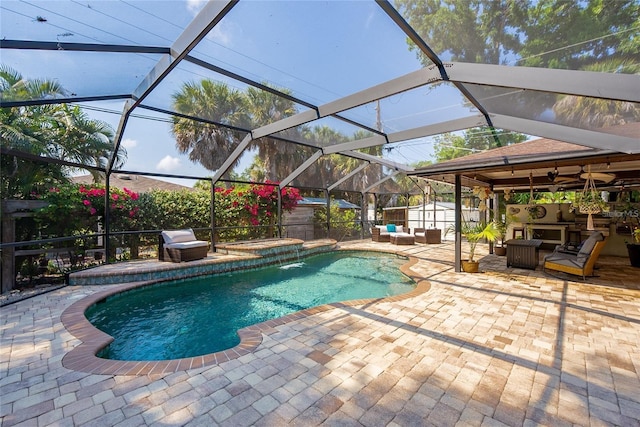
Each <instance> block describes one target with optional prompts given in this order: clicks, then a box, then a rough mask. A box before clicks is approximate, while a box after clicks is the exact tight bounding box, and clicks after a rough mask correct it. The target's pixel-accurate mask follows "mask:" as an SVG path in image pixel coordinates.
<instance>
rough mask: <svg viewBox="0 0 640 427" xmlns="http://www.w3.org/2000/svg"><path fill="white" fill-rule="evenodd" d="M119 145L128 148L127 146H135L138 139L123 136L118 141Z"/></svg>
mask: <svg viewBox="0 0 640 427" xmlns="http://www.w3.org/2000/svg"><path fill="white" fill-rule="evenodd" d="M120 145H121V146H122V147H124V148H126V149H127V150H128V149H129V148H133V147H135V146H137V145H138V141H136V140H135V139H130V138H125V139H123V140H122V141H121V142H120Z"/></svg>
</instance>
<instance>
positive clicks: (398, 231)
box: [396, 225, 404, 233]
mask: <svg viewBox="0 0 640 427" xmlns="http://www.w3.org/2000/svg"><path fill="white" fill-rule="evenodd" d="M403 232H404V230H403V229H402V226H401V225H396V233H403Z"/></svg>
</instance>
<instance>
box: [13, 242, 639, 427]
mask: <svg viewBox="0 0 640 427" xmlns="http://www.w3.org/2000/svg"><path fill="white" fill-rule="evenodd" d="M342 246H343V247H360V248H364V249H366V248H376V249H381V248H388V249H389V250H393V251H396V250H398V247H396V246H392V245H390V244H388V243H376V242H371V241H361V242H354V243H349V244H343V245H342ZM401 250H402V251H403V252H405V253H407V254H410V255H412V256H415V257H417V258H418V262H417V263H416V264H414V265H412V266H411V270H412V272H413V273H414V275H415V276H416V277H422V278H424V279H426V280H427V281H428V283H429V284H430V288H429V290H428V291H427V292H425V293H423V294H421V295H418V296H414V297H411V298H406V299H400V300H392V301H383V302H376V303H363V304H359V305H355V306H348V305H344V306H337V307H332V308H329V309H327V310H318V311H317V312H314V313H313V314H311V315H310V316H306V317H302V318H299V319H297V320H293V321H289V322H286V323H282V324H280V325H277V326H274V327H272V328H267V329H264V330H263V332H262V335H263V336H262V342H261V343H260V344H259V345H258V346H257V347H256V348H255V350H253V351H252V352H249V353H248V354H245V355H243V356H241V357H239V358H236V359H233V360H229V361H226V362H223V363H220V364H216V365H212V366H205V367H200V368H198V369H191V370H184V371H177V372H172V373H166V374H153V375H140V376H138V375H126V376H124V375H111V374H110V375H97V374H91V373H85V372H79V371H73V370H70V369H67V368H65V367H64V366H63V363H62V359H63V357H64V356H65V354H67V353H68V352H69V351H70V350H71V349H73V348H74V347H76V346H78V345H79V343H80V341H79V340H78V339H76V338H75V337H74V336H73V335H72V334H71V333H70V332H68V331H67V330H66V329H65V327H64V326H63V324H62V322H61V314H62V313H63V311H64V310H65V309H66V308H68V307H69V306H71V305H72V304H73V303H74V302H76V301H78V300H80V299H81V298H83V297H85V296H89V295H91V294H93V293H95V292H99V291H101V290H103V289H104V286H102V287H100V286H85V287H65V288H62V289H58V290H56V291H53V292H51V293H48V294H44V295H40V296H37V297H34V298H31V299H28V300H25V301H21V302H18V303H15V304H12V305H9V306H5V307H3V308H2V309H0V310H1V314H0V319H1V323H0V325H1V326H0V327H1V328H2V331H1V339H2V341H1V345H0V399H1V407H0V416H1V417H2V425H3V426H13V425H24V426H27V425H29V426H46V425H78V426H80V425H82V426H90V425H94V426H116V425H117V426H138V425H157V426H173V425H189V426H196V425H202V426H211V425H222V426H248V425H258V426H260V425H263V426H281V425H300V426H313V425H320V424H322V425H329V426H330V425H341V426H354V425H364V426H386V425H390V426H425V425H437V426H449V425H477V426H480V425H483V426H500V425H509V426H520V425H550V426H564V425H566V426H569V425H584V426H601V425H622V426H640V278H639V277H640V274H639V273H640V270H638V269H634V268H632V267H630V266H628V261H627V260H626V259H622V258H619V259H618V258H609V257H601V259H602V262H601V263H600V270H599V275H600V277H598V278H590V279H587V281H586V282H583V281H582V280H581V279H579V278H577V277H571V276H562V278H556V277H551V276H547V275H545V274H544V273H543V272H542V271H541V269H540V268H538V269H536V270H535V271H531V270H523V269H517V268H506V261H505V258H504V257H497V256H495V255H487V256H486V257H484V258H483V260H482V263H481V270H482V271H483V272H482V273H479V274H466V273H455V272H454V271H453V253H454V248H453V245H451V244H449V243H444V244H436V245H423V244H418V245H412V246H403V247H401ZM483 251H484V253H483ZM478 252H480V255H482V254H486V248H478Z"/></svg>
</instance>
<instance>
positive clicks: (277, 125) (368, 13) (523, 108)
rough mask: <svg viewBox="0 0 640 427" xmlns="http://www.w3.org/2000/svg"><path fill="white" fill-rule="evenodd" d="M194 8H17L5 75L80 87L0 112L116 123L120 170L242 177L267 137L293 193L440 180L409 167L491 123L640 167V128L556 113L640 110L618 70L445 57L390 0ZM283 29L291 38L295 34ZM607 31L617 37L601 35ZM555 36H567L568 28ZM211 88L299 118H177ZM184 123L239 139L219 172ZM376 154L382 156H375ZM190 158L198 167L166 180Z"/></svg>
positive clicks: (631, 83)
mask: <svg viewBox="0 0 640 427" xmlns="http://www.w3.org/2000/svg"><path fill="white" fill-rule="evenodd" d="M189 5H190V4H187V3H184V2H162V3H158V4H157V7H153V8H149V7H145V8H144V9H143V8H140V7H138V6H137V5H136V4H135V2H133V3H126V2H125V3H122V4H119V3H116V2H89V3H87V5H86V6H84V5H80V4H79V3H76V2H71V1H61V2H55V3H52V2H48V1H34V2H29V3H24V2H17V1H12V0H8V1H5V2H3V6H2V8H3V13H2V17H1V19H2V37H1V41H0V48H1V49H2V55H3V65H6V66H10V67H12V68H13V69H16V70H18V71H20V72H21V73H23V74H24V75H25V76H27V77H28V78H30V79H53V80H55V81H58V82H60V83H61V84H62V85H63V86H64V87H65V88H66V89H67V93H66V94H65V95H64V96H59V97H44V98H38V97H34V98H28V99H6V98H5V97H3V98H2V100H1V103H0V105H1V106H2V107H20V106H33V105H45V104H54V103H72V104H76V105H80V106H82V107H83V108H86V109H87V110H86V111H90V112H92V114H93V113H95V114H97V115H98V116H99V117H100V118H101V119H105V120H107V121H109V122H110V123H112V124H113V127H114V129H116V136H115V146H114V150H113V153H111V160H110V162H109V163H108V164H107V165H106V167H101V166H97V168H98V169H99V170H102V171H103V172H106V173H107V174H111V173H124V172H126V171H134V172H137V173H146V174H149V175H154V174H156V175H158V176H163V177H169V178H171V177H174V178H190V179H198V178H206V177H210V176H211V172H213V176H214V180H219V179H229V177H230V176H231V173H232V172H236V173H237V172H239V171H241V170H239V169H237V168H240V167H242V166H243V165H244V166H246V164H247V162H248V161H249V160H248V158H250V157H252V156H254V157H255V155H257V154H258V151H259V150H260V147H262V146H264V145H265V144H266V143H267V142H266V141H267V139H268V143H269V144H273V147H274V149H275V150H276V151H279V152H287V150H289V151H288V152H291V153H294V152H295V156H293V155H287V156H283V158H282V159H279V160H277V162H278V163H279V166H280V167H278V168H277V169H278V170H280V172H279V173H278V176H269V177H267V178H268V179H271V180H277V181H279V182H281V185H282V186H284V185H287V184H290V185H294V186H296V185H298V186H300V185H302V184H304V183H308V182H315V183H316V184H317V186H318V187H319V188H324V189H332V190H333V189H335V190H348V191H359V192H376V191H379V189H380V188H381V187H380V185H382V184H383V183H384V182H386V180H388V179H389V178H391V177H393V176H396V175H405V174H406V175H416V176H426V172H425V171H420V173H415V171H414V167H413V166H411V164H412V163H413V162H416V161H421V160H428V157H429V154H428V153H429V152H431V150H432V148H433V147H432V145H433V140H431V137H432V136H435V135H440V134H442V133H447V132H456V131H461V130H465V129H470V128H476V127H478V126H486V127H488V128H489V129H490V131H491V132H493V138H494V139H495V140H496V141H497V142H500V138H501V137H500V136H499V135H498V133H496V132H495V131H496V130H507V131H513V132H520V133H524V134H527V135H530V136H534V137H539V138H542V139H538V140H536V141H535V142H532V143H530V144H529V145H540V146H542V144H544V141H545V140H547V139H550V140H555V141H564V142H569V143H572V144H578V145H580V146H582V147H589V148H592V149H596V151H597V150H600V151H601V152H602V153H603V154H604V153H607V155H606V156H605V158H606V157H607V156H608V157H610V158H611V159H613V158H614V157H615V158H618V157H620V154H624V155H630V156H631V157H629V158H630V159H632V160H633V159H636V157H635V156H636V155H637V154H638V153H640V142H639V137H640V134H639V133H638V131H637V129H638V128H637V126H635V128H634V129H635V131H634V132H632V133H631V134H626V133H618V132H617V131H615V130H614V131H612V129H613V128H609V129H604V128H593V126H591V125H590V124H589V123H587V122H585V121H580V120H577V121H576V120H567V119H565V118H562V117H560V116H559V115H557V114H555V113H553V111H552V106H553V105H554V103H555V102H557V101H558V100H561V99H562V98H565V97H567V96H572V97H575V99H576V100H577V101H578V102H577V104H576V108H578V109H580V108H586V107H583V105H585V104H588V103H589V102H592V101H593V102H596V101H606V102H610V103H612V104H613V105H614V106H615V107H622V106H625V105H631V106H632V108H635V109H638V108H639V107H638V103H640V76H638V75H633V74H620V73H617V69H613V70H609V71H607V72H592V71H580V70H577V69H571V66H570V61H569V62H566V63H565V64H564V65H563V67H566V68H569V69H550V68H541V67H524V66H521V65H519V64H521V63H522V61H521V60H522V59H524V58H522V56H521V55H520V52H513V54H512V56H510V57H509V58H507V57H502V58H500V59H499V61H498V62H494V60H491V59H487V58H479V59H477V62H478V63H468V62H461V61H454V60H450V59H451V57H452V54H451V52H450V50H447V49H440V50H439V51H436V50H434V49H433V48H432V45H433V44H434V43H435V42H434V40H432V39H433V37H434V36H433V34H430V33H427V32H425V31H422V30H421V29H420V28H419V27H417V26H415V25H413V24H412V22H413V21H412V16H411V11H410V10H409V9H408V7H407V5H405V4H401V3H398V4H392V3H390V2H388V1H384V0H378V1H375V2H328V3H320V2H274V3H271V2H265V3H256V2H244V1H240V2H236V1H220V2H208V3H206V4H204V6H202V7H201V8H200V9H199V11H198V12H197V14H195V16H194V15H189V13H185V12H186V11H187V10H188V6H189ZM145 6H148V4H145ZM575 7H578V5H576V6H575ZM246 22H251V23H252V25H245V23H246ZM283 28H288V29H289V33H290V34H291V36H286V35H283V34H281V33H280V29H283ZM524 30H525V28H524V27H522V28H513V27H510V28H505V29H504V31H505V32H508V31H511V32H514V31H515V32H522V31H524ZM631 30H632V29H631ZM631 30H625V31H627V32H628V34H629V38H631V37H633V35H634V34H637V28H636V30H635V32H634V31H631ZM449 31H452V32H456V31H459V29H453V28H452V29H449ZM625 34H626V33H625ZM608 36H616V39H617V38H619V35H618V34H605V35H603V37H608ZM556 39H557V40H563V41H564V40H565V38H564V37H563V35H562V34H558V37H556ZM407 40H410V42H411V43H410V44H407ZM584 43H586V41H585V42H584ZM614 45H615V43H614ZM451 47H452V48H453V47H455V48H456V49H461V50H464V49H465V48H470V46H451ZM615 47H616V46H614V48H613V50H612V51H615V50H616V49H615ZM564 51H566V55H567V57H570V56H571V55H572V50H571V49H570V48H569V47H568V46H561V45H559V46H550V47H549V52H564ZM293 52H297V54H296V55H292V53H293ZM544 54H547V53H544ZM606 59H608V58H607V56H606V54H605V55H604V56H603V58H602V60H606ZM505 63H509V64H510V65H503V64H505ZM203 79H208V80H211V81H214V82H218V83H224V84H227V85H229V87H231V88H233V89H237V90H239V91H246V90H247V89H248V88H251V89H253V90H255V91H256V93H258V94H261V95H263V96H271V97H273V99H274V102H276V103H277V102H287V103H290V104H291V105H292V106H293V109H292V113H291V114H288V115H287V116H286V117H278V116H277V115H274V116H273V117H270V118H269V119H268V120H266V121H263V122H262V123H259V124H253V125H252V124H246V123H245V124H238V123H234V122H232V121H230V120H229V118H228V117H211V116H210V115H208V113H207V111H200V112H197V111H191V112H184V111H179V109H178V108H177V107H176V105H175V103H174V102H172V100H173V97H174V96H175V94H176V93H178V92H179V91H180V90H181V88H183V87H184V85H185V84H186V83H189V82H199V81H201V80H203ZM177 118H181V119H185V120H191V121H192V122H193V123H194V125H195V124H200V125H207V126H212V127H214V128H218V129H220V130H227V131H231V130H232V131H233V132H237V133H238V134H240V135H241V137H240V138H239V140H238V142H236V143H235V145H234V146H233V147H231V148H232V150H231V151H230V152H229V155H228V157H227V159H226V161H225V162H224V163H223V164H222V165H221V166H219V167H218V168H217V169H215V170H213V171H206V170H203V169H202V167H201V166H200V164H199V163H197V162H196V164H195V165H194V166H193V167H189V166H190V165H187V163H188V162H189V160H187V159H186V158H185V156H186V154H185V153H182V152H179V150H178V149H177V148H176V142H175V140H174V139H172V138H171V137H169V138H168V139H167V136H171V133H170V132H168V131H167V129H166V123H167V122H168V123H171V122H172V121H173V120H174V119H177ZM159 123H161V125H160V126H159V125H158V124H159ZM162 123H164V126H163V125H162ZM626 123H628V124H629V123H630V124H632V125H637V124H638V117H637V116H632V117H627V118H626ZM142 129H144V130H142ZM152 129H153V130H152ZM158 129H160V130H158ZM318 129H325V130H328V132H325V133H326V134H329V136H328V137H327V138H323V139H321V138H320V137H319V135H320V132H318V131H316V130H318ZM242 136H244V139H242ZM265 138H267V139H265ZM165 139H166V141H165ZM240 140H241V141H240ZM288 146H293V147H295V148H293V149H288V148H286V147H288ZM123 147H129V148H128V154H129V156H128V159H127V161H126V163H125V165H123V166H122V167H121V168H120V169H118V168H117V167H116V162H115V159H116V155H115V153H116V152H118V151H119V150H121V149H122V148H123ZM372 147H373V148H377V149H378V150H379V151H378V152H377V154H372V153H371V152H370V151H369V149H371V148H372ZM2 149H3V153H4V154H12V155H18V156H25V157H29V156H31V154H30V153H28V151H20V150H17V149H15V147H5V144H4V141H3V147H2ZM150 153H151V154H150ZM332 154H338V155H339V156H338V157H333V156H331V155H332ZM576 154H584V153H583V152H582V151H580V150H578V151H576ZM162 156H164V157H162ZM44 159H45V160H47V158H46V157H45V158H44ZM340 159H347V160H346V161H345V160H340ZM49 160H51V159H49ZM58 160H59V159H58ZM579 160H580V161H581V162H583V160H582V159H579ZM321 161H324V162H325V163H323V166H322V167H320V166H318V162H321ZM584 161H585V162H586V160H584ZM181 162H182V167H183V169H182V170H184V171H185V172H182V173H178V172H167V171H168V170H171V169H170V168H171V167H177V166H179V165H180V163H181ZM341 162H342V163H341ZM344 162H348V163H349V164H350V165H351V166H349V170H350V171H351V172H348V173H345V174H344V176H343V178H342V179H340V180H336V178H330V179H329V178H326V177H323V176H322V174H318V173H317V171H318V170H319V169H321V168H326V167H328V168H336V167H343V165H344ZM283 163H284V166H283ZM512 163H513V162H511V161H509V165H511V164H512ZM517 163H518V162H516V164H517ZM77 166H79V167H83V166H86V167H96V166H95V165H90V164H86V165H85V164H79V165H77ZM559 166H561V165H559ZM634 166H635V164H634ZM545 167H546V165H545ZM236 169H237V170H236ZM176 170H177V169H176ZM515 170H519V169H518V168H516V167H515V165H514V171H515ZM563 172H564V171H563ZM621 172H622V171H621ZM372 177H376V178H375V179H372ZM367 178H368V179H367ZM314 180H315V181H314ZM485 182H487V183H491V182H492V178H491V177H488V180H487V181H485ZM510 184H517V183H510ZM510 184H509V185H510ZM498 185H499V184H498ZM505 185H506V184H505Z"/></svg>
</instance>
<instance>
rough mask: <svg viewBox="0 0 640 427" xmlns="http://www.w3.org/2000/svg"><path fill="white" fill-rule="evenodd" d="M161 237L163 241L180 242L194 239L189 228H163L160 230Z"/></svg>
mask: <svg viewBox="0 0 640 427" xmlns="http://www.w3.org/2000/svg"><path fill="white" fill-rule="evenodd" d="M162 239H163V240H164V242H165V243H181V242H190V241H192V240H196V236H195V234H193V230H192V229H190V228H187V229H184V230H165V231H163V232H162Z"/></svg>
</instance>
